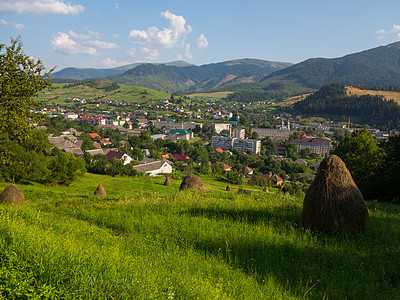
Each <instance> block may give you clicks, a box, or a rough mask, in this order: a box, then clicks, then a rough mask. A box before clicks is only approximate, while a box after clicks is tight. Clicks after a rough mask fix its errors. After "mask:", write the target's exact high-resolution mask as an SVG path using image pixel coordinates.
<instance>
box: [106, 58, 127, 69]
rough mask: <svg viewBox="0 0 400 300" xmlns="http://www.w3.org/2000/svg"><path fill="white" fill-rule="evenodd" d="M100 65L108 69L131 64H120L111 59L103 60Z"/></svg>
mask: <svg viewBox="0 0 400 300" xmlns="http://www.w3.org/2000/svg"><path fill="white" fill-rule="evenodd" d="M100 63H101V65H102V66H103V67H106V68H114V67H119V66H124V65H128V64H130V62H126V61H122V62H118V61H116V60H114V59H111V58H106V59H102V60H101V61H100Z"/></svg>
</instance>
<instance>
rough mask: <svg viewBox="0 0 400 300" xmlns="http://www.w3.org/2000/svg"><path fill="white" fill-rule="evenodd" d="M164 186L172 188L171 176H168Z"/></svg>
mask: <svg viewBox="0 0 400 300" xmlns="http://www.w3.org/2000/svg"><path fill="white" fill-rule="evenodd" d="M164 185H165V186H171V181H170V180H169V176H167V178H166V179H165V181H164Z"/></svg>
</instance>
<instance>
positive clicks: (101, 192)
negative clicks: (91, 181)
mask: <svg viewBox="0 0 400 300" xmlns="http://www.w3.org/2000/svg"><path fill="white" fill-rule="evenodd" d="M94 195H95V196H102V197H104V196H107V193H106V190H105V189H104V188H103V186H102V185H101V184H99V186H98V187H97V189H96V190H95V191H94Z"/></svg>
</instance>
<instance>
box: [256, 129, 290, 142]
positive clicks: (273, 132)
mask: <svg viewBox="0 0 400 300" xmlns="http://www.w3.org/2000/svg"><path fill="white" fill-rule="evenodd" d="M253 132H256V133H257V134H258V137H259V138H262V139H263V138H266V137H270V138H271V139H279V140H288V139H289V136H290V135H291V134H293V133H295V132H296V131H294V130H288V129H272V128H252V129H251V134H253Z"/></svg>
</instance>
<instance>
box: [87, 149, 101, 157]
mask: <svg viewBox="0 0 400 300" xmlns="http://www.w3.org/2000/svg"><path fill="white" fill-rule="evenodd" d="M85 153H88V154H90V155H92V156H95V155H97V154H102V155H105V154H104V151H103V149H93V150H86V151H85Z"/></svg>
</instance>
